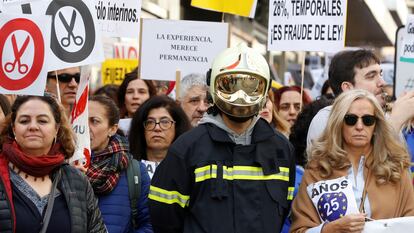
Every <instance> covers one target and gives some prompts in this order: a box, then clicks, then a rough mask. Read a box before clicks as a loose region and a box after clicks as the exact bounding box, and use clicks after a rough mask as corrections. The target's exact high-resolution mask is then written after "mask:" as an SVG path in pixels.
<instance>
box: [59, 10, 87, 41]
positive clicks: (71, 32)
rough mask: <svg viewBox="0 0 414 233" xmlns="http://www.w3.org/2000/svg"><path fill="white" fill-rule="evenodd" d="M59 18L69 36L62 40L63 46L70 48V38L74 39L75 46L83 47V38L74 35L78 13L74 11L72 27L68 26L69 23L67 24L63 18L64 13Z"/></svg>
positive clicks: (71, 20)
mask: <svg viewBox="0 0 414 233" xmlns="http://www.w3.org/2000/svg"><path fill="white" fill-rule="evenodd" d="M59 18H60V20H62V23H63V26H65V28H66V31H68V36H67V37H63V38H62V39H61V40H60V43H61V44H62V45H63V47H68V46H69V45H70V38H71V37H72V38H73V42H74V43H75V45H81V44H82V43H83V38H82V37H81V36H75V35H74V34H73V28H74V27H75V21H76V11H75V10H73V12H72V16H71V18H70V25H68V22H66V19H65V17H63V14H62V12H59Z"/></svg>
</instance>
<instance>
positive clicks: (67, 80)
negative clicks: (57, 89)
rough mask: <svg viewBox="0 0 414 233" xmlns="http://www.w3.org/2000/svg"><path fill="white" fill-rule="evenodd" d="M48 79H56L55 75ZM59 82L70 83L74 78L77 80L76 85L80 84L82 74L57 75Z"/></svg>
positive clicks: (50, 75) (49, 76)
mask: <svg viewBox="0 0 414 233" xmlns="http://www.w3.org/2000/svg"><path fill="white" fill-rule="evenodd" d="M47 77H48V78H56V75H55V74H53V73H52V74H49V75H48V76H47ZM57 77H58V80H59V82H62V83H70V82H71V81H72V78H74V79H75V82H76V83H79V82H80V73H75V74H68V73H62V74H58V75H57Z"/></svg>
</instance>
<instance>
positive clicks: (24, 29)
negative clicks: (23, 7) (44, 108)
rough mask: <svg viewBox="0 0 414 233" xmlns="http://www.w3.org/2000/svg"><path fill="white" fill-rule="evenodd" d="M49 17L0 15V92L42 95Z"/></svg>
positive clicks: (45, 71) (45, 68) (44, 82)
mask: <svg viewBox="0 0 414 233" xmlns="http://www.w3.org/2000/svg"><path fill="white" fill-rule="evenodd" d="M50 23H51V20H50V17H47V16H31V15H19V17H16V15H8V14H5V13H2V15H1V17H0V77H1V79H2V80H1V81H0V93H3V94H23V95H24V94H26V95H43V93H44V90H45V85H46V76H47V70H48V56H47V50H48V49H47V48H48V46H49V44H50V31H49V30H47V29H48V28H50Z"/></svg>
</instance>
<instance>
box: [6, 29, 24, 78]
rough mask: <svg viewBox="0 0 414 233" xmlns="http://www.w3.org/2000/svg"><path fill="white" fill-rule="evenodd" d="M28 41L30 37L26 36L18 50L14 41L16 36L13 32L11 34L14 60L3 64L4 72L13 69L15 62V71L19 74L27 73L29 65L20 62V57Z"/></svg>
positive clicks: (9, 71)
mask: <svg viewBox="0 0 414 233" xmlns="http://www.w3.org/2000/svg"><path fill="white" fill-rule="evenodd" d="M29 42H30V37H29V36H27V37H26V40H24V42H23V45H22V47H21V48H20V50H19V49H18V48H17V42H16V36H15V34H13V35H12V46H13V54H14V61H13V62H7V63H6V64H5V65H4V70H6V72H8V73H11V72H12V71H14V69H15V68H16V64H17V71H18V72H19V73H20V74H25V73H27V71H29V66H27V65H26V64H22V63H21V61H20V58H21V57H22V55H23V53H24V51H25V50H26V48H27V45H28V44H29Z"/></svg>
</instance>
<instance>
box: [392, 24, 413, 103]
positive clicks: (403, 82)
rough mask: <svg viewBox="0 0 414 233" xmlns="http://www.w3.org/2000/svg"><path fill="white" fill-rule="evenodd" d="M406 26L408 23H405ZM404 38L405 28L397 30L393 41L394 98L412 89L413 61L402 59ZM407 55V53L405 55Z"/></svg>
mask: <svg viewBox="0 0 414 233" xmlns="http://www.w3.org/2000/svg"><path fill="white" fill-rule="evenodd" d="M407 25H408V23H407ZM405 36H406V27H401V28H399V29H398V30H397V36H396V39H395V46H396V47H395V53H396V56H395V77H394V96H396V97H397V98H398V97H399V96H400V95H401V94H403V93H404V92H406V91H411V90H413V89H414V75H413V69H414V59H411V58H407V57H404V55H403V52H404V46H405V45H407V43H405V41H406V40H405V39H404V37H405ZM407 55H408V53H407Z"/></svg>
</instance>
